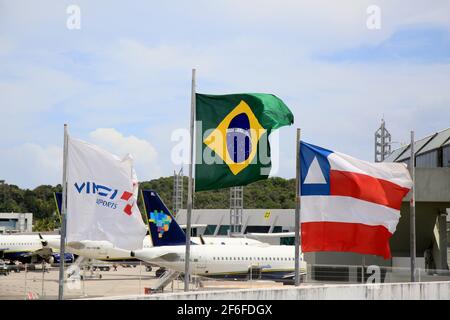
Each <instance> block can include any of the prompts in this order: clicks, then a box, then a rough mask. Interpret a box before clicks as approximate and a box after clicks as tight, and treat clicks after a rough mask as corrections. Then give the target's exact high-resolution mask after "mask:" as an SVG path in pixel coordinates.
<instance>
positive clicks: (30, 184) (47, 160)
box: [0, 143, 63, 188]
mask: <svg viewBox="0 0 450 320" xmlns="http://www.w3.org/2000/svg"><path fill="white" fill-rule="evenodd" d="M2 154H3V156H2V161H1V163H0V176H1V177H2V178H3V179H5V180H6V182H7V183H9V184H16V185H18V186H20V187H26V188H34V187H36V186H38V185H40V184H51V185H56V184H58V183H61V181H62V166H63V161H62V160H63V159H62V155H63V152H62V148H61V147H57V146H45V147H43V146H40V145H37V144H34V143H25V144H22V145H20V146H17V147H13V148H10V149H7V150H5V152H4V153H2Z"/></svg>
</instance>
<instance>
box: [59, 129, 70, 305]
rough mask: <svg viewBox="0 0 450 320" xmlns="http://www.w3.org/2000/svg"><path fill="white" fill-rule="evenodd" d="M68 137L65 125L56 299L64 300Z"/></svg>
mask: <svg viewBox="0 0 450 320" xmlns="http://www.w3.org/2000/svg"><path fill="white" fill-rule="evenodd" d="M68 142H69V135H68V133H67V124H64V149H63V181H62V203H61V238H60V247H59V290H58V299H59V300H63V299H64V262H65V261H64V260H65V249H66V248H65V246H66V214H67V155H68V145H67V144H68Z"/></svg>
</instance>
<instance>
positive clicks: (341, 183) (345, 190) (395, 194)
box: [330, 170, 409, 210]
mask: <svg viewBox="0 0 450 320" xmlns="http://www.w3.org/2000/svg"><path fill="white" fill-rule="evenodd" d="M408 192H409V189H408V188H404V187H401V186H399V185H397V184H395V183H392V182H390V181H387V180H383V179H377V178H374V177H371V176H368V175H365V174H361V173H355V172H349V171H338V170H331V172H330V195H332V196H347V197H352V198H357V199H360V200H364V201H369V202H373V203H377V204H381V205H383V206H387V207H390V208H393V209H397V210H400V207H401V205H402V199H403V197H404V196H406V194H407V193H408Z"/></svg>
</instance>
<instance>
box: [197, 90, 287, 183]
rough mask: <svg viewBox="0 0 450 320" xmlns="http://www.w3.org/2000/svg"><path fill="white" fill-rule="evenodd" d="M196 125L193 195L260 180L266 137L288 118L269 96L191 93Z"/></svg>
mask: <svg viewBox="0 0 450 320" xmlns="http://www.w3.org/2000/svg"><path fill="white" fill-rule="evenodd" d="M196 121H197V138H196V141H197V156H196V165H195V190H196V191H202V190H211V189H220V188H226V187H233V186H243V185H246V184H249V183H251V182H254V181H257V180H262V179H266V178H267V177H268V176H269V173H270V168H271V160H270V145H269V140H268V137H269V135H270V133H271V132H272V130H275V129H278V128H280V127H282V126H287V125H291V124H292V123H293V122H294V115H293V114H292V112H291V111H290V110H289V108H288V107H287V106H286V105H285V104H284V102H283V101H281V100H280V99H279V98H277V97H276V96H274V95H272V94H265V93H243V94H229V95H207V94H197V95H196ZM200 135H201V136H200Z"/></svg>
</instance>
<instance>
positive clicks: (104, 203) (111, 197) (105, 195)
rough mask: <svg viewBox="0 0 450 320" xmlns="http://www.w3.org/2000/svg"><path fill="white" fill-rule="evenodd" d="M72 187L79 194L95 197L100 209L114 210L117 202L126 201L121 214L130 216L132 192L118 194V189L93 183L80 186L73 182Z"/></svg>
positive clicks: (84, 183) (132, 200) (132, 199)
mask: <svg viewBox="0 0 450 320" xmlns="http://www.w3.org/2000/svg"><path fill="white" fill-rule="evenodd" d="M74 187H75V189H76V190H77V192H78V193H79V194H81V193H83V192H84V193H86V194H93V195H97V196H98V197H97V201H96V203H97V205H98V206H101V207H107V208H110V209H113V210H116V209H117V206H118V201H119V200H123V201H126V202H127V204H126V206H125V207H124V208H123V212H125V213H126V214H127V215H129V216H131V214H132V209H133V206H134V204H135V201H134V198H133V193H132V192H128V191H123V192H119V190H118V189H114V188H110V187H107V186H104V185H101V184H97V183H95V182H83V183H81V184H78V183H77V182H75V184H74ZM118 194H120V197H118Z"/></svg>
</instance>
